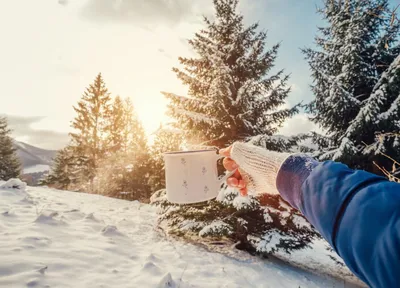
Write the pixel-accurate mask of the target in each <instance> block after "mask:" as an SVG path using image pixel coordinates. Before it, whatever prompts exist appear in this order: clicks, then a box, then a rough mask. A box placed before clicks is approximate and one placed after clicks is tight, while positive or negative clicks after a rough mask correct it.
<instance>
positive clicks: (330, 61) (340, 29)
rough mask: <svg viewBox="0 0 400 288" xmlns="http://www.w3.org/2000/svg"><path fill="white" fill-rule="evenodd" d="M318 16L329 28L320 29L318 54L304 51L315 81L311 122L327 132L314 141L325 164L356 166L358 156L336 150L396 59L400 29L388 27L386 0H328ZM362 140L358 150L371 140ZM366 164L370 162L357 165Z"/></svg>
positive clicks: (362, 138) (357, 144) (307, 50)
mask: <svg viewBox="0 0 400 288" xmlns="http://www.w3.org/2000/svg"><path fill="white" fill-rule="evenodd" d="M319 12H320V13H321V14H322V15H323V17H324V19H325V20H326V21H327V22H328V26H327V27H322V28H319V32H320V33H319V35H318V36H316V38H315V40H316V44H317V47H318V48H317V49H316V50H314V49H310V48H307V49H304V50H303V52H304V54H305V56H306V59H307V60H308V62H309V65H310V69H311V71H312V78H313V80H314V83H313V85H312V91H313V93H314V95H315V100H313V101H312V102H311V103H310V105H309V110H310V112H311V114H312V115H313V116H312V121H314V122H315V123H317V124H318V125H319V126H320V127H321V128H323V129H324V130H325V132H326V135H324V136H321V135H317V134H315V135H314V142H315V143H316V144H318V146H319V150H320V158H321V159H322V160H325V159H334V160H341V161H342V162H345V163H346V164H349V165H351V166H353V167H354V166H355V164H356V163H355V161H354V160H355V158H352V156H351V155H350V154H346V153H345V151H344V150H343V149H342V151H341V152H340V153H341V154H337V153H336V152H337V151H338V148H339V147H340V146H341V145H344V144H342V143H344V142H343V141H346V140H345V139H344V135H345V133H346V131H347V129H348V128H349V125H350V123H351V122H352V121H353V120H354V118H355V117H356V116H357V114H358V113H359V111H360V109H361V108H362V107H363V105H364V104H365V103H366V101H367V99H368V98H369V97H370V95H371V92H372V91H373V89H374V86H375V84H376V83H377V81H378V80H379V78H380V75H381V74H382V73H383V71H384V70H385V69H386V68H387V67H388V65H390V63H391V62H392V61H393V59H394V58H395V57H396V55H397V54H396V53H398V48H399V47H398V46H396V45H395V43H396V37H397V35H398V33H399V27H398V25H390V23H389V20H390V19H389V18H390V17H388V14H389V9H388V1H387V0H373V1H357V0H348V1H344V2H343V1H340V0H325V1H324V8H323V9H320V11H319ZM382 67H386V68H385V69H383V68H382ZM360 136H361V137H358V139H357V140H358V141H359V142H357V143H353V144H354V146H359V145H361V144H362V143H363V142H365V143H366V140H368V136H365V138H364V136H363V135H360ZM335 153H336V154H335ZM339 156H340V157H339ZM367 166H368V163H367V162H365V163H358V165H357V167H358V168H361V167H364V168H366V167H367Z"/></svg>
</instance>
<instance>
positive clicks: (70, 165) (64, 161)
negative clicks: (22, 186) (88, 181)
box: [40, 146, 76, 190]
mask: <svg viewBox="0 0 400 288" xmlns="http://www.w3.org/2000/svg"><path fill="white" fill-rule="evenodd" d="M74 171H75V163H74V157H73V154H72V151H71V147H69V146H68V147H65V148H63V149H61V150H60V151H58V153H57V155H56V158H55V159H54V163H53V167H52V169H51V171H50V173H49V175H47V176H46V178H45V179H43V180H42V181H41V182H40V184H41V185H50V186H54V187H55V188H57V189H63V190H68V189H70V188H73V187H71V186H73V185H74V184H76V183H75V181H74V180H75V179H74Z"/></svg>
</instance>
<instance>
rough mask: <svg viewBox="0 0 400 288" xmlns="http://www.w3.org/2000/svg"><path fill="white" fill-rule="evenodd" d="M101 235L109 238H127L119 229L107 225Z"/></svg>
mask: <svg viewBox="0 0 400 288" xmlns="http://www.w3.org/2000/svg"><path fill="white" fill-rule="evenodd" d="M101 234H103V235H104V236H107V237H114V236H117V237H125V235H124V234H122V233H121V232H119V231H118V228H117V227H115V226H113V225H107V226H106V227H104V228H103V229H102V230H101Z"/></svg>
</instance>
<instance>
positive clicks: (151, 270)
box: [141, 261, 161, 275]
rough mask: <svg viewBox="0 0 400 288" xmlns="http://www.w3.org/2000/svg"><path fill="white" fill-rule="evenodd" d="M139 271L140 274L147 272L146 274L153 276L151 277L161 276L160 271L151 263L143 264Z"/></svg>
mask: <svg viewBox="0 0 400 288" xmlns="http://www.w3.org/2000/svg"><path fill="white" fill-rule="evenodd" d="M141 271H142V272H147V273H150V274H153V275H154V274H156V275H159V274H161V269H160V268H159V267H158V266H157V265H156V264H154V263H153V262H151V261H147V262H146V263H144V265H143V267H142V269H141Z"/></svg>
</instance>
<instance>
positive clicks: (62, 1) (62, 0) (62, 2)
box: [58, 0, 68, 6]
mask: <svg viewBox="0 0 400 288" xmlns="http://www.w3.org/2000/svg"><path fill="white" fill-rule="evenodd" d="M58 4H60V5H63V6H67V5H68V0H58Z"/></svg>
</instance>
